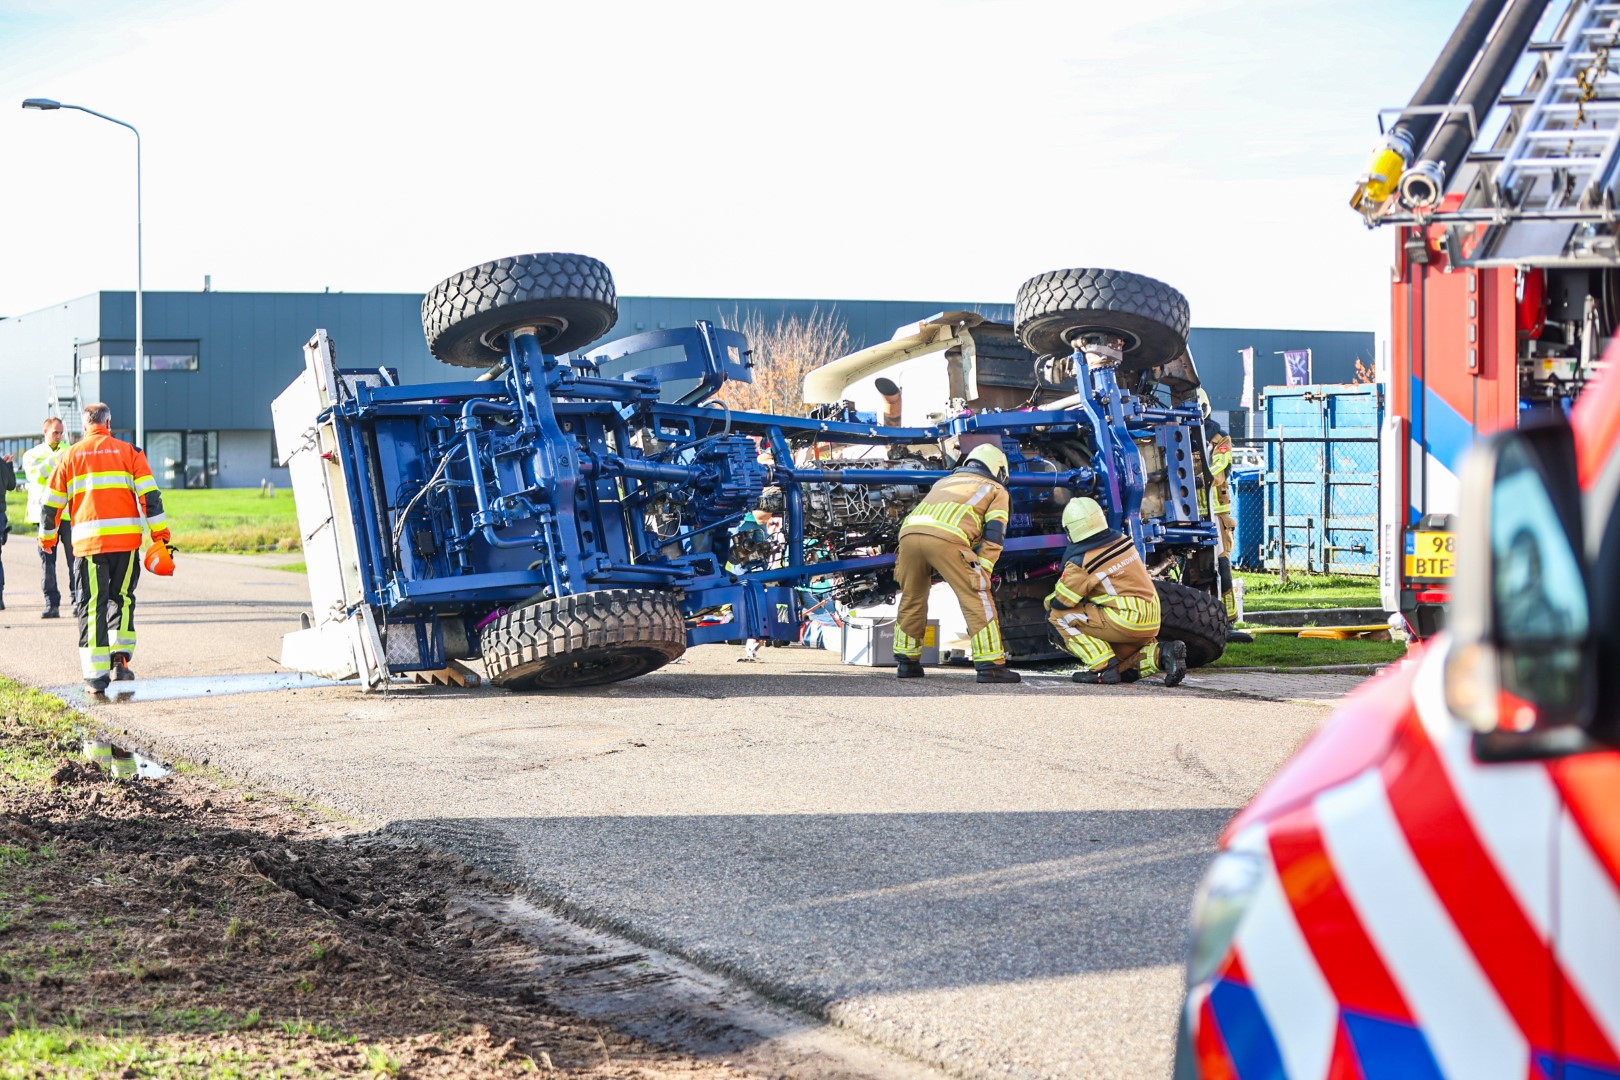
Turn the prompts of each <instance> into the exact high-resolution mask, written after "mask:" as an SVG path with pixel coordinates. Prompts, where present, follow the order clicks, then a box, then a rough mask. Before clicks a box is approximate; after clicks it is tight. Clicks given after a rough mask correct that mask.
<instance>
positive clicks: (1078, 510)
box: [1046, 497, 1187, 686]
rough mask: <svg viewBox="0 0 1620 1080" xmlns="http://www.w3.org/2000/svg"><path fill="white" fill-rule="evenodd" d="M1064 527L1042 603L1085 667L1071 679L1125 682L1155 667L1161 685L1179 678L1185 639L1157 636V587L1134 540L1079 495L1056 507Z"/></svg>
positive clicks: (1184, 663)
mask: <svg viewBox="0 0 1620 1080" xmlns="http://www.w3.org/2000/svg"><path fill="white" fill-rule="evenodd" d="M1063 531H1064V532H1066V533H1067V534H1068V535H1069V546H1068V547H1067V548H1065V549H1064V551H1063V575H1062V576H1061V577H1060V578H1058V583H1057V588H1056V589H1054V590H1053V591H1052V593H1051V594H1050V595H1049V596H1047V598H1046V609H1047V611H1048V612H1050V615H1049V616H1048V621H1049V622H1051V624H1052V629H1053V630H1054V631H1055V632H1056V636H1057V639H1058V641H1059V642H1060V643H1061V644H1062V646H1063V648H1065V649H1067V650H1068V652H1069V653H1070V654H1071V655H1072V656H1074V657H1076V658H1077V659H1079V661H1080V662H1081V663H1082V664H1084V665H1085V666H1086V669H1085V670H1084V671H1077V672H1075V673H1074V681H1075V682H1078V683H1119V682H1128V683H1130V682H1136V681H1137V680H1138V679H1145V678H1147V677H1148V676H1149V675H1157V674H1158V673H1159V672H1161V671H1162V672H1164V684H1165V685H1166V686H1175V685H1176V684H1177V683H1179V682H1181V680H1182V678H1183V677H1184V676H1185V675H1186V674H1187V646H1186V645H1184V644H1183V643H1181V642H1179V641H1166V642H1160V641H1159V640H1158V636H1159V594H1158V590H1156V589H1155V588H1154V587H1153V579H1152V578H1151V577H1149V576H1148V569H1147V566H1146V565H1144V564H1143V562H1142V556H1141V555H1139V554H1137V551H1136V544H1135V542H1134V541H1132V540H1131V538H1130V537H1128V536H1126V535H1124V534H1123V533H1119V532H1116V531H1114V530H1113V529H1110V528H1109V527H1108V519H1107V518H1106V517H1105V516H1104V515H1103V511H1102V507H1101V506H1099V505H1097V500H1095V499H1088V498H1084V497H1077V498H1073V499H1070V500H1069V504H1068V505H1067V506H1065V507H1064V508H1063Z"/></svg>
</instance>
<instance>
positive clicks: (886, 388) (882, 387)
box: [875, 377, 900, 427]
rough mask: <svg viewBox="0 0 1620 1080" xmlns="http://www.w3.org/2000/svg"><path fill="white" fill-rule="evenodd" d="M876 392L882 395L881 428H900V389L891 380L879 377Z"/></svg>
mask: <svg viewBox="0 0 1620 1080" xmlns="http://www.w3.org/2000/svg"><path fill="white" fill-rule="evenodd" d="M875 385H876V386H877V392H878V393H880V394H882V395H883V426H884V427H899V426H900V387H899V385H898V384H896V383H895V381H894V380H893V379H885V378H882V377H879V378H878V380H877V382H876V384H875Z"/></svg>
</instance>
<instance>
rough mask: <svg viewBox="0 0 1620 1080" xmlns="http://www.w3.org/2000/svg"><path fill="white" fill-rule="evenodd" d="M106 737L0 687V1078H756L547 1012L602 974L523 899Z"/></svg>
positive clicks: (420, 850)
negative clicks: (509, 916) (515, 902)
mask: <svg viewBox="0 0 1620 1080" xmlns="http://www.w3.org/2000/svg"><path fill="white" fill-rule="evenodd" d="M90 726H91V725H90V723H89V722H88V721H87V720H86V719H85V718H84V717H83V716H82V715H80V714H77V713H75V712H73V710H71V709H69V708H68V707H67V706H66V705H65V704H63V703H62V702H61V701H59V700H57V699H55V698H52V697H50V696H49V695H47V694H42V693H39V692H37V691H33V690H30V689H27V688H25V687H22V686H19V685H17V684H15V683H12V682H9V681H7V680H5V679H3V678H0V1080H10V1078H12V1077H36V1076H86V1077H88V1076H98V1077H99V1076H117V1077H223V1078H236V1077H260V1076H282V1077H288V1076H322V1077H324V1076H392V1075H411V1076H423V1077H427V1076H434V1077H448V1076H458V1077H459V1076H478V1077H492V1078H506V1077H513V1078H515V1077H520V1076H529V1075H537V1074H538V1075H544V1076H547V1077H552V1078H557V1080H564V1078H569V1080H573V1078H577V1080H586V1078H589V1080H632V1078H645V1077H647V1076H675V1075H678V1076H680V1077H682V1078H683V1080H740V1074H738V1073H737V1072H736V1071H735V1070H733V1069H731V1068H730V1067H728V1066H726V1065H724V1064H722V1063H718V1062H711V1061H699V1060H696V1059H693V1058H690V1057H686V1056H684V1055H681V1054H679V1053H678V1052H673V1051H667V1050H663V1049H660V1048H657V1047H652V1046H648V1045H646V1044H643V1043H640V1042H638V1041H637V1040H635V1039H633V1038H631V1037H630V1036H628V1035H625V1034H623V1033H621V1032H618V1031H615V1030H613V1029H612V1028H611V1027H608V1026H605V1025H602V1024H598V1023H594V1022H591V1021H586V1020H580V1019H578V1018H575V1017H571V1016H567V1015H565V1014H562V1013H559V1012H557V1011H556V1010H554V1009H552V1008H550V1007H549V1006H548V1005H547V1004H546V1002H547V1001H548V1000H549V998H550V997H551V996H552V995H553V994H561V995H565V996H566V995H567V994H569V993H570V992H577V991H575V990H574V987H576V986H577V987H578V988H579V989H586V983H585V982H584V980H589V979H593V978H599V976H598V975H595V974H592V973H593V972H596V971H597V970H598V968H599V967H600V965H601V962H602V957H601V956H600V955H597V954H596V953H593V952H591V951H589V950H584V949H581V948H580V947H579V946H578V945H569V944H567V943H566V942H565V939H562V938H559V939H558V941H557V942H556V943H549V942H547V943H540V944H536V943H534V942H532V941H531V940H530V939H529V938H527V937H525V936H523V935H522V934H520V933H519V931H518V930H516V929H515V928H513V927H511V926H509V925H507V924H506V923H505V922H503V921H502V920H501V919H499V918H498V917H491V916H487V915H484V914H481V913H482V912H486V911H498V910H502V909H503V908H504V907H505V906H506V905H508V904H509V903H510V901H511V899H512V890H511V888H510V886H508V885H506V884H504V883H501V882H497V881H496V880H495V879H493V878H491V877H489V876H488V875H487V874H484V873H483V872H481V871H478V870H476V869H475V868H473V867H471V866H469V865H468V864H466V863H464V862H462V861H461V860H459V859H457V858H455V857H454V856H450V855H446V854H444V853H443V852H440V851H436V850H434V849H431V848H428V847H426V846H424V845H422V844H420V843H417V842H415V841H412V840H409V839H407V838H404V837H401V836H398V835H396V834H391V833H387V832H371V833H364V832H358V831H356V830H355V829H353V828H352V827H349V826H344V825H340V824H339V823H336V822H333V821H330V820H323V819H322V818H321V816H320V815H318V814H315V813H313V812H312V811H311V810H310V808H308V807H305V806H301V805H300V804H298V803H296V802H295V801H292V800H289V799H287V798H285V797H283V796H280V795H277V794H275V793H274V792H269V791H263V790H260V791H259V792H258V793H257V795H255V793H253V792H248V791H239V790H233V788H232V786H231V785H230V783H229V782H228V781H226V780H225V779H224V778H223V777H219V776H217V775H215V774H213V773H212V772H211V770H207V769H203V770H195V769H183V768H176V769H175V770H174V772H172V773H171V774H170V775H168V776H164V777H161V778H147V779H134V780H117V779H114V778H113V777H112V776H111V775H110V774H109V773H107V772H105V771H103V770H101V769H98V768H97V767H96V766H95V765H92V764H91V763H89V762H88V761H85V760H84V758H83V755H82V752H81V748H80V746H79V745H78V740H77V735H78V733H79V731H81V730H87V729H89V728H90ZM639 955H640V954H635V953H631V954H627V957H629V958H635V957H638V956H639ZM565 956H577V957H578V959H579V960H586V961H589V962H587V963H584V964H582V965H578V966H576V965H574V964H573V963H570V964H568V965H566V966H563V967H559V966H558V965H557V962H556V961H557V959H558V958H560V957H565ZM542 958H546V959H545V961H544V962H542ZM619 962H620V961H614V962H613V963H612V964H610V966H617V964H618V963H619ZM623 962H625V963H628V959H627V960H625V961H623ZM576 972H577V974H576Z"/></svg>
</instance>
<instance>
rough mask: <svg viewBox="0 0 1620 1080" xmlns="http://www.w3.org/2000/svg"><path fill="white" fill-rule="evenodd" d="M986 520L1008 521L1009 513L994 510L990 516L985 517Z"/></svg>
mask: <svg viewBox="0 0 1620 1080" xmlns="http://www.w3.org/2000/svg"><path fill="white" fill-rule="evenodd" d="M984 520H986V521H1006V520H1007V511H1005V510H992V511H990V512H989V513H988V514H986V515H984Z"/></svg>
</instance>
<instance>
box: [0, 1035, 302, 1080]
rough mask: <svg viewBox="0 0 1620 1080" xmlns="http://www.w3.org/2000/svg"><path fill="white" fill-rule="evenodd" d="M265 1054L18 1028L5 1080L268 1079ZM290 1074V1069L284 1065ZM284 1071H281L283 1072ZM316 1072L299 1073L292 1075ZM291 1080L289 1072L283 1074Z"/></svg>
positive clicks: (4, 1045)
mask: <svg viewBox="0 0 1620 1080" xmlns="http://www.w3.org/2000/svg"><path fill="white" fill-rule="evenodd" d="M268 1064H269V1062H268V1060H267V1059H266V1058H265V1056H264V1055H263V1054H258V1053H253V1052H251V1051H243V1050H237V1049H233V1048H227V1047H199V1048H190V1047H187V1046H186V1045H185V1043H184V1042H183V1041H180V1040H176V1039H153V1038H144V1037H128V1036H112V1035H90V1034H86V1033H84V1032H81V1031H76V1030H74V1029H73V1028H71V1027H66V1026H63V1025H60V1024H51V1025H36V1024H33V1023H30V1022H25V1023H21V1024H19V1025H17V1026H16V1027H15V1028H14V1029H13V1030H12V1032H11V1034H9V1035H7V1036H6V1037H5V1038H4V1039H0V1077H4V1078H8V1080H9V1078H10V1077H25V1076H27V1077H33V1076H46V1075H49V1076H117V1075H119V1074H120V1073H122V1072H124V1071H125V1070H129V1071H130V1075H141V1076H193V1077H209V1078H218V1080H236V1078H238V1077H244V1078H245V1077H254V1076H263V1075H265V1066H266V1065H268ZM280 1069H281V1070H286V1069H287V1066H286V1065H284V1064H283V1065H281V1066H280ZM278 1071H279V1070H278ZM312 1071H313V1070H309V1069H303V1068H296V1070H295V1071H291V1075H309V1073H310V1072H312ZM279 1074H280V1075H288V1074H289V1073H288V1072H280V1073H279Z"/></svg>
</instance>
